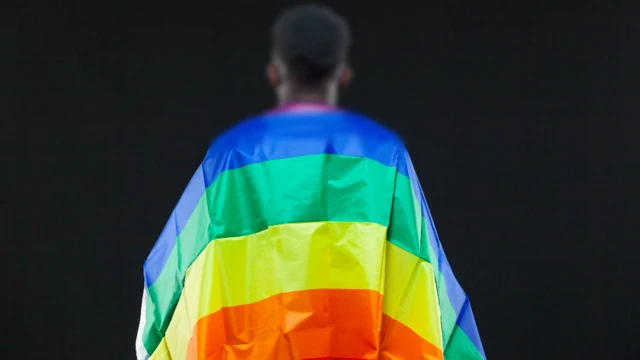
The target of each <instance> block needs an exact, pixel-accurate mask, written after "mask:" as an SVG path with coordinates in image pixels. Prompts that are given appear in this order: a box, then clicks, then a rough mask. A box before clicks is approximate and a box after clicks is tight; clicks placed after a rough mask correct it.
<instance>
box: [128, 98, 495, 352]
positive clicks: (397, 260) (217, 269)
mask: <svg viewBox="0 0 640 360" xmlns="http://www.w3.org/2000/svg"><path fill="white" fill-rule="evenodd" d="M144 275H145V289H144V294H143V301H142V314H141V321H140V327H139V331H138V338H137V353H138V359H149V358H151V359H157V360H168V359H174V360H175V359H180V360H183V359H188V360H195V359H207V360H215V359H256V360H258V359H259V360H284V359H411V360H417V359H446V360H449V359H485V355H484V351H483V349H482V345H481V342H480V338H479V335H478V332H477V329H476V324H475V321H474V318H473V314H472V311H471V307H470V305H469V301H468V298H467V296H466V295H465V293H464V292H463V290H462V288H461V287H460V285H459V284H458V282H457V281H456V279H455V277H454V275H453V273H452V271H451V267H450V266H449V263H448V262H447V258H446V257H445V255H444V252H443V249H442V246H441V244H440V241H439V240H438V236H437V234H436V231H435V228H434V225H433V221H432V218H431V215H430V213H429V209H428V207H427V203H426V201H425V198H424V196H423V194H422V190H421V188H420V185H419V183H418V179H417V177H416V174H415V171H414V169H413V166H412V164H411V160H410V158H409V156H408V154H407V151H406V150H405V148H404V147H403V145H402V143H401V142H400V141H399V140H398V139H397V138H396V137H395V136H394V135H393V134H392V133H391V132H389V131H388V130H386V129H384V128H382V127H381V126H379V125H377V124H375V123H374V122H373V121H370V120H368V119H367V118H365V117H363V116H360V115H357V114H354V113H351V112H347V111H343V110H336V109H329V108H319V107H317V106H304V105H299V106H293V107H290V108H286V109H281V110H280V111H276V112H271V113H267V114H264V115H261V116H258V117H256V118H252V119H249V120H247V121H245V122H243V123H241V124H239V125H237V126H236V127H234V128H233V129H231V130H230V131H228V132H227V133H225V134H224V135H222V136H221V137H220V138H219V139H217V140H216V141H215V142H214V143H213V145H212V146H211V148H210V149H209V151H208V153H207V155H206V157H205V159H204V161H203V162H202V164H201V166H200V167H199V168H198V170H197V171H196V173H195V175H194V176H193V178H192V179H191V181H190V182H189V184H188V186H187V188H186V190H185V192H184V194H183V195H182V197H181V199H180V200H179V202H178V205H177V206H176V208H175V210H174V211H173V213H172V214H171V217H170V219H169V221H168V222H167V225H166V226H165V228H164V230H163V231H162V233H161V235H160V238H159V239H158V240H157V242H156V244H155V246H154V248H153V250H152V251H151V254H150V255H149V257H148V259H147V261H146V262H145V265H144Z"/></svg>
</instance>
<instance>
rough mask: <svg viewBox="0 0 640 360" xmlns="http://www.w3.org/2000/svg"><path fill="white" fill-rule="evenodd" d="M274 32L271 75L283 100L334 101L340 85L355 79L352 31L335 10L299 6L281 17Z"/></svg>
mask: <svg viewBox="0 0 640 360" xmlns="http://www.w3.org/2000/svg"><path fill="white" fill-rule="evenodd" d="M272 31H273V32H272V37H273V48H272V57H271V62H270V63H269V65H268V66H267V78H268V79H269V83H270V84H271V86H273V88H275V89H276V91H277V93H278V96H279V97H280V101H281V102H287V101H296V100H314V101H333V100H334V99H333V98H334V97H335V96H336V92H337V90H338V88H343V87H346V86H347V85H348V84H349V82H350V81H351V77H352V72H351V68H350V67H349V64H348V57H349V48H350V45H351V32H350V30H349V26H348V25H347V23H346V21H345V20H344V19H343V18H342V17H341V16H340V15H338V14H337V13H335V12H334V11H332V10H331V9H329V8H326V7H324V6H320V5H301V6H296V7H294V8H291V9H289V10H286V11H285V12H284V13H282V14H281V15H280V16H279V17H278V19H277V20H276V22H275V24H274V26H273V30H272Z"/></svg>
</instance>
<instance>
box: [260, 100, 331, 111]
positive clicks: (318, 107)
mask: <svg viewBox="0 0 640 360" xmlns="http://www.w3.org/2000/svg"><path fill="white" fill-rule="evenodd" d="M336 109H338V108H337V107H336V106H333V105H329V104H324V103H305V102H300V103H291V104H287V105H282V106H278V107H276V108H273V109H271V110H269V111H268V112H269V113H282V112H307V111H331V110H336Z"/></svg>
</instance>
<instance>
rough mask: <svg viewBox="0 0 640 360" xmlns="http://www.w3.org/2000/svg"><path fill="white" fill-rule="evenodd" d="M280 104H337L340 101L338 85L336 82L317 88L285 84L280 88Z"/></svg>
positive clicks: (278, 91) (278, 92)
mask: <svg viewBox="0 0 640 360" xmlns="http://www.w3.org/2000/svg"><path fill="white" fill-rule="evenodd" d="M277 94H278V103H279V105H281V106H282V105H289V104H295V103H317V104H326V105H331V106H335V105H336V104H337V102H338V87H337V86H336V85H334V84H330V85H326V86H321V87H317V88H303V87H300V86H292V85H287V84H283V85H281V86H280V87H279V88H278V90H277Z"/></svg>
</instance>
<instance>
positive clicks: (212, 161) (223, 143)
mask: <svg viewBox="0 0 640 360" xmlns="http://www.w3.org/2000/svg"><path fill="white" fill-rule="evenodd" d="M400 144H401V142H400V140H399V139H398V138H397V137H396V136H395V135H394V134H393V133H392V132H391V131H389V130H387V129H385V128H384V127H382V126H380V125H378V124H376V123H375V122H373V121H371V120H369V119H368V118H366V117H363V116H361V115H358V114H355V113H351V112H347V111H341V110H321V111H304V112H277V113H269V114H264V115H261V116H258V117H255V118H252V119H249V120H247V121H245V122H242V123H240V124H239V125H237V126H235V127H234V128H232V129H231V130H229V131H228V132H226V133H225V134H223V135H222V136H221V137H220V138H218V139H217V140H216V141H215V142H214V143H213V144H212V146H211V147H210V148H209V151H208V152H207V155H206V157H205V159H204V160H203V162H202V165H201V166H200V167H199V168H198V170H197V171H196V173H195V174H194V175H193V177H192V179H191V181H190V182H189V184H188V185H187V188H186V190H185V191H184V193H183V195H182V197H181V198H180V200H179V201H178V204H177V206H176V208H175V209H174V210H173V212H172V214H171V216H170V217H169V221H168V222H167V224H166V225H165V227H164V229H163V230H162V232H161V233H160V237H159V238H158V240H157V241H156V244H155V245H154V247H153V249H152V250H151V253H150V254H149V257H148V258H147V260H146V262H145V265H144V273H145V284H146V286H147V287H150V286H152V285H153V283H154V282H155V281H156V280H157V279H158V277H159V276H160V273H161V272H162V269H163V268H164V266H165V264H166V262H167V259H168V258H169V255H170V254H171V252H172V251H173V249H174V247H175V244H176V239H177V237H178V235H179V234H180V233H181V232H182V229H184V227H185V225H186V223H187V221H188V220H189V217H190V216H191V214H192V213H193V210H194V209H195V207H196V205H197V204H198V201H200V198H201V197H202V195H203V194H204V192H205V189H206V188H207V187H209V186H210V185H211V184H212V183H213V182H215V180H216V179H217V178H218V177H219V176H220V174H222V173H223V172H224V171H227V170H232V169H238V168H241V167H243V166H247V165H251V164H256V163H260V162H264V161H270V160H278V159H285V158H291V157H298V156H306V155H317V154H335V155H344V156H356V157H366V158H369V159H371V160H374V161H377V162H379V163H381V164H383V165H386V166H392V167H395V166H396V161H397V154H398V149H399V148H400V146H401V145H400ZM405 175H407V173H405Z"/></svg>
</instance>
